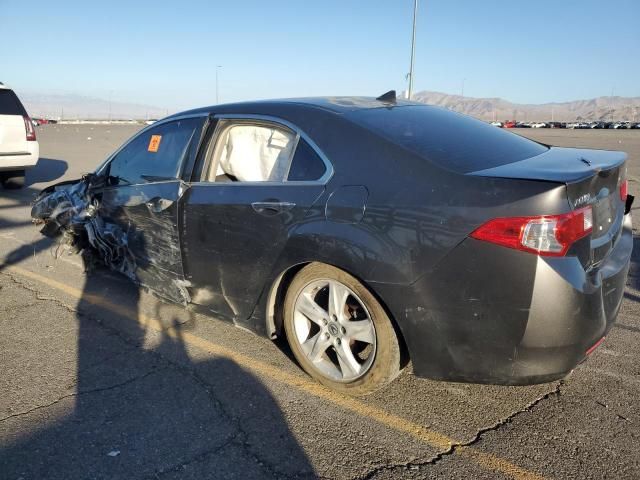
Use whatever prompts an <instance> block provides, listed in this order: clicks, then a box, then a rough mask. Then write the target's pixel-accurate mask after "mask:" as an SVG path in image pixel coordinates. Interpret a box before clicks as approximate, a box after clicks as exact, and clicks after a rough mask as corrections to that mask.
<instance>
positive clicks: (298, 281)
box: [284, 263, 401, 396]
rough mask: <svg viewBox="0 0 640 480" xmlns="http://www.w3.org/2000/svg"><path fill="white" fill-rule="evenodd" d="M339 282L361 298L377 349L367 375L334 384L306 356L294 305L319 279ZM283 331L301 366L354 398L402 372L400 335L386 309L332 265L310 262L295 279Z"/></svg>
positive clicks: (374, 389) (289, 296)
mask: <svg viewBox="0 0 640 480" xmlns="http://www.w3.org/2000/svg"><path fill="white" fill-rule="evenodd" d="M325 279H329V280H332V281H338V282H340V283H341V284H343V285H344V286H346V287H348V288H349V289H350V290H351V291H352V292H353V293H355V294H356V295H357V296H358V297H359V299H358V300H359V301H360V302H362V304H363V305H364V307H365V308H366V310H368V313H369V317H370V319H371V320H372V322H373V325H374V328H375V337H376V348H375V356H374V358H373V362H372V363H371V364H370V366H369V368H368V370H367V371H366V373H364V374H363V375H362V376H361V377H359V378H356V379H355V380H353V381H350V382H345V381H335V380H334V379H331V378H330V377H328V376H326V375H324V374H323V373H322V372H320V371H319V370H318V369H317V368H315V367H314V366H313V364H312V362H311V361H310V360H309V359H308V358H307V357H306V355H305V354H304V353H303V351H302V348H301V347H300V344H299V343H298V339H297V337H296V333H295V330H294V328H295V327H294V306H295V304H296V300H297V298H298V296H299V295H300V293H301V292H302V290H303V289H304V288H305V287H306V286H307V285H309V284H311V283H312V282H314V281H317V280H325ZM284 328H285V332H286V335H287V341H288V343H289V346H290V347H291V350H292V352H293V354H294V356H295V357H296V359H297V360H298V363H299V364H300V366H301V367H302V368H303V369H304V371H305V372H307V373H308V374H309V375H310V376H312V377H313V378H315V379H316V380H317V381H319V382H320V383H322V384H323V385H326V386H327V387H329V388H331V389H333V390H336V391H339V392H341V393H345V394H348V395H352V396H363V395H367V394H370V393H372V392H374V391H376V390H378V389H380V388H382V387H383V386H384V385H386V384H388V383H389V382H391V381H392V380H393V379H394V378H396V377H397V376H398V374H399V373H400V370H401V349H400V344H399V341H398V336H397V334H396V331H395V329H394V327H393V324H392V323H391V320H390V319H389V317H388V316H387V314H386V312H385V310H384V308H383V307H382V306H381V305H380V303H379V302H378V300H377V299H376V298H375V297H374V296H373V295H372V294H371V292H370V291H369V290H368V289H367V288H366V287H365V286H364V285H362V283H360V282H359V281H358V280H357V279H356V278H354V277H353V276H352V275H349V274H348V273H346V272H344V271H342V270H339V269H337V268H335V267H332V266H330V265H325V264H322V263H311V264H309V265H307V266H306V267H304V268H303V269H302V270H300V272H298V274H297V275H296V276H295V277H294V279H293V281H292V282H291V284H290V285H289V288H288V290H287V294H286V297H285V303H284Z"/></svg>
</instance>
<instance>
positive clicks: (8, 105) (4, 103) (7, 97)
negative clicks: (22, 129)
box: [0, 88, 27, 116]
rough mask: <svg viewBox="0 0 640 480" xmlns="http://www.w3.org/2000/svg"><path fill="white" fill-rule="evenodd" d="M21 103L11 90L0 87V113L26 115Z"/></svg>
mask: <svg viewBox="0 0 640 480" xmlns="http://www.w3.org/2000/svg"><path fill="white" fill-rule="evenodd" d="M26 114H27V112H26V111H25V109H24V107H23V106H22V103H20V100H18V97H17V96H16V94H15V93H13V90H5V89H3V88H0V115H20V116H23V115H26Z"/></svg>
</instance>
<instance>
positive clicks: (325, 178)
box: [190, 113, 334, 187]
mask: <svg viewBox="0 0 640 480" xmlns="http://www.w3.org/2000/svg"><path fill="white" fill-rule="evenodd" d="M212 117H213V118H214V119H216V120H248V121H252V120H253V121H262V122H267V123H272V124H275V125H280V126H282V127H285V128H287V129H289V130H291V131H292V132H294V133H295V134H296V140H295V141H296V145H295V150H293V155H292V157H291V160H292V161H291V162H290V164H289V168H291V164H293V158H294V157H295V154H296V151H297V148H298V142H299V140H300V138H302V139H303V140H304V141H305V142H307V143H308V144H309V146H310V147H311V148H312V149H313V151H314V152H315V153H316V155H318V157H320V160H322V162H323V163H324V165H325V172H324V174H323V175H322V176H321V177H320V178H318V179H317V180H293V181H288V180H286V179H285V180H284V181H282V182H225V183H216V182H210V181H206V180H199V181H195V182H190V185H224V186H233V187H240V186H260V185H262V186H272V187H275V186H287V185H292V186H295V185H326V184H327V183H328V182H329V180H330V179H331V177H333V173H334V170H333V165H332V163H331V162H330V161H329V159H328V158H327V156H326V155H325V154H324V152H323V151H322V150H320V147H318V145H317V144H316V143H315V142H314V141H313V140H311V138H310V137H309V136H308V135H307V134H306V133H305V132H304V131H303V130H301V129H300V128H299V127H297V126H296V125H294V124H293V123H291V122H289V121H288V120H284V119H282V118H279V117H274V116H271V115H261V114H249V113H247V114H244V113H221V114H217V115H212ZM218 127H219V125H216V131H215V132H214V136H213V137H212V139H211V140H214V139H215V140H216V141H217V139H218V136H217V135H218V133H219V132H218ZM208 149H209V147H208V148H207V150H208ZM203 173H204V169H203ZM287 176H289V172H287Z"/></svg>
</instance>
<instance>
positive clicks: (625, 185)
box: [620, 180, 629, 202]
mask: <svg viewBox="0 0 640 480" xmlns="http://www.w3.org/2000/svg"><path fill="white" fill-rule="evenodd" d="M628 193H629V180H625V181H624V182H622V183H621V184H620V200H622V201H623V202H626V201H627V194H628Z"/></svg>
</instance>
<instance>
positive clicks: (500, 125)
mask: <svg viewBox="0 0 640 480" xmlns="http://www.w3.org/2000/svg"><path fill="white" fill-rule="evenodd" d="M491 125H493V126H494V127H500V128H502V122H491Z"/></svg>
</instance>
